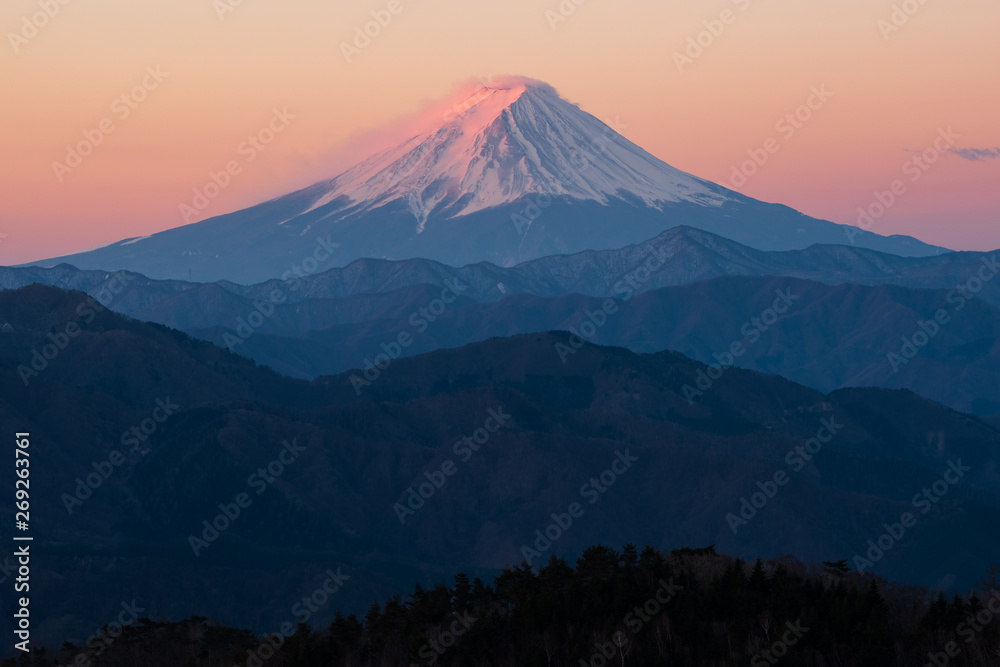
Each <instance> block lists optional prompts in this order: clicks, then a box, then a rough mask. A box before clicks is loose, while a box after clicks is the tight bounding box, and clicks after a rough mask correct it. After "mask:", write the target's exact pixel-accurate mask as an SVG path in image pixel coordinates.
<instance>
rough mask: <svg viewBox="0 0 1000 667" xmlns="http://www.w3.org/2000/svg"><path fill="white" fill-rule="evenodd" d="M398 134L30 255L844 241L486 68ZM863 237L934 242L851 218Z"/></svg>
mask: <svg viewBox="0 0 1000 667" xmlns="http://www.w3.org/2000/svg"><path fill="white" fill-rule="evenodd" d="M441 108H442V109H444V110H445V112H444V113H443V114H440V115H439V116H435V117H434V119H433V120H432V121H431V122H429V123H427V124H425V125H424V126H423V127H422V128H420V129H419V130H418V131H416V133H414V134H413V135H412V136H411V137H410V138H409V139H408V140H406V141H404V142H403V143H401V144H399V145H398V146H396V147H394V148H391V149H389V150H385V151H383V152H381V153H378V154H376V155H373V156H371V157H369V158H368V159H366V160H364V161H363V162H361V163H359V164H357V165H356V166H354V167H352V168H351V169H348V170H347V171H345V172H344V173H342V174H340V175H339V176H336V177H335V178H332V179H329V180H324V181H321V182H318V183H316V184H314V185H312V186H310V187H307V188H305V189H303V190H299V191H297V192H293V193H290V194H287V195H284V196H281V197H278V198H275V199H272V200H270V201H267V202H264V203H262V204H258V205H256V206H252V207H250V208H247V209H244V210H241V211H236V212H234V213H229V214H225V215H220V216H216V217H213V218H209V219H207V220H203V221H201V222H197V223H193V224H188V225H184V226H182V227H177V228H175V229H170V230H167V231H164V232H160V233H158V234H153V235H152V236H148V237H140V238H131V239H124V240H123V241H119V242H117V243H113V244H111V245H108V246H104V247H102V248H98V249H96V250H92V251H89V252H83V253H79V254H75V255H69V256H64V257H59V258H55V259H52V260H47V261H44V262H35V263H34V264H38V265H43V266H53V265H55V264H58V263H62V262H67V263H70V264H73V265H74V266H77V267H78V268H82V269H103V270H117V269H128V270H132V271H136V272H139V273H143V274H145V275H147V276H150V277H153V278H178V279H190V280H199V281H215V280H231V281H234V282H240V283H254V282H260V281H263V280H266V279H269V278H275V277H280V276H282V275H287V272H288V271H289V269H290V267H292V266H295V265H298V264H300V263H301V262H302V261H303V260H304V259H306V258H308V257H310V256H317V257H321V258H324V264H323V266H324V267H325V268H333V267H335V266H344V265H346V264H348V263H350V262H351V261H353V260H356V259H359V258H362V257H374V258H386V259H409V258H416V257H423V258H427V259H434V260H437V261H440V262H443V263H445V264H450V265H452V266H462V265H466V264H471V263H475V262H479V261H489V262H492V263H494V264H497V265H500V266H511V265H514V264H517V263H520V262H524V261H527V260H531V259H536V258H539V257H543V256H547V255H553V254H568V253H575V252H580V251H583V250H608V249H615V248H620V247H623V246H625V245H628V244H633V243H639V242H642V241H645V240H647V239H650V238H652V237H654V236H656V235H658V234H660V233H662V232H663V231H664V230H665V229H668V228H672V227H676V226H678V225H688V226H692V227H696V228H700V229H704V230H706V231H709V232H712V233H715V234H718V235H720V236H724V237H727V238H730V239H732V240H735V241H738V242H740V243H742V244H745V245H748V246H751V247H754V248H758V249H761V250H794V249H802V248H806V247H808V246H810V245H813V244H817V243H824V244H844V243H845V242H846V241H847V240H848V236H847V235H846V234H845V231H847V229H849V228H848V227H847V226H845V225H838V224H835V223H832V222H828V221H824V220H818V219H815V218H810V217H808V216H806V215H803V214H801V213H799V212H797V211H795V210H793V209H791V208H788V207H785V206H781V205H776V204H767V203H764V202H761V201H758V200H755V199H752V198H750V197H746V196H744V195H741V194H739V193H737V192H734V191H732V190H729V189H727V188H724V187H722V186H720V185H717V184H715V183H712V182H710V181H706V180H704V179H701V178H697V177H695V176H692V175H690V174H687V173H685V172H683V171H680V170H678V169H675V168H674V167H672V166H670V165H668V164H667V163H666V162H663V161H662V160H660V159H659V158H657V157H655V156H653V155H651V154H650V153H648V152H646V151H644V150H643V149H642V148H640V147H639V146H637V145H635V144H634V143H632V142H631V141H629V140H628V139H626V138H625V137H623V136H622V135H621V134H619V133H618V132H616V131H615V130H614V129H612V128H611V127H609V126H608V125H606V124H605V123H603V122H601V121H600V120H598V119H597V118H595V117H594V116H592V115H590V114H588V113H586V112H585V111H583V110H581V109H580V108H579V107H578V106H576V105H574V104H572V103H570V102H567V101H566V100H564V99H562V98H561V97H560V96H559V94H558V93H557V92H556V91H555V89H553V88H552V87H551V86H549V85H547V84H545V83H542V82H540V81H535V80H532V79H527V78H523V77H504V78H502V79H493V80H492V81H491V82H490V83H489V85H480V86H478V87H476V88H475V89H471V90H470V89H466V90H463V91H461V92H459V93H458V94H456V95H455V96H453V97H452V98H449V99H446V100H444V101H443V102H442V105H441ZM855 231H856V232H857V233H856V234H855V233H854V232H852V235H853V236H854V237H855V238H854V242H855V243H856V244H857V245H858V246H861V247H865V248H869V249H873V250H879V251H883V252H888V253H892V254H896V255H903V256H925V255H933V254H937V253H939V252H943V251H944V250H943V249H941V248H936V247H933V246H930V245H927V244H924V243H922V242H920V241H918V240H916V239H913V238H910V237H904V236H891V237H883V236H879V235H876V234H873V233H870V232H866V231H862V230H860V229H857V228H855Z"/></svg>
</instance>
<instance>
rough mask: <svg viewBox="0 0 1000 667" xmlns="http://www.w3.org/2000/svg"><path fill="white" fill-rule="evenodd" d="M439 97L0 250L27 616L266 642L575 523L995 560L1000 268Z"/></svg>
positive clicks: (508, 98)
mask: <svg viewBox="0 0 1000 667" xmlns="http://www.w3.org/2000/svg"><path fill="white" fill-rule="evenodd" d="M438 111H440V113H438ZM427 118H430V120H429V121H426V122H424V121H421V122H420V123H418V124H417V125H414V126H411V127H410V132H409V133H408V134H407V135H406V136H405V137H401V138H400V141H399V142H398V144H397V145H396V146H395V147H393V148H389V149H387V150H385V151H382V152H379V153H377V154H375V155H372V156H368V157H367V158H365V159H363V160H361V161H360V162H358V163H357V165H356V166H354V167H352V168H351V169H348V170H347V171H345V172H343V173H341V174H339V175H336V176H333V177H332V178H331V175H330V174H318V175H317V177H318V178H321V179H322V180H319V181H318V182H316V183H315V184H314V185H312V186H310V187H307V188H305V189H302V190H299V191H296V192H293V193H290V194H287V195H284V196H281V197H278V198H276V199H273V200H271V201H267V202H263V203H261V204H258V205H256V206H253V207H251V208H248V209H245V210H242V211H237V212H234V213H229V214H226V215H222V216H217V217H214V218H210V219H207V220H203V221H201V222H197V223H193V224H188V225H184V226H181V227H178V228H176V229H171V230H167V231H164V232H161V233H158V234H153V235H151V236H148V237H136V238H132V239H125V240H123V241H121V242H117V243H113V244H111V245H108V246H106V247H103V248H100V249H97V250H93V251H90V252H84V253H79V254H75V255H71V256H67V257H62V258H55V259H52V260H48V261H44V262H37V263H34V264H32V265H27V266H20V267H0V387H2V390H0V421H2V423H3V426H4V428H5V429H6V430H7V432H30V433H31V438H32V445H31V446H32V457H33V458H32V475H33V476H32V495H31V498H32V515H33V516H34V517H36V519H37V524H36V525H37V530H36V532H35V541H34V542H33V545H34V547H33V548H37V549H38V551H39V552H41V553H44V554H45V556H44V563H43V565H42V566H40V567H39V569H37V570H35V571H33V574H32V577H33V579H32V597H33V600H36V602H33V604H37V605H38V607H37V608H43V609H45V610H47V611H46V613H45V615H44V618H41V619H39V621H38V624H37V626H35V631H36V632H37V633H38V637H40V638H51V639H53V640H55V639H64V638H66V637H82V636H85V635H86V634H87V633H88V632H90V631H92V629H93V627H94V625H95V624H99V623H101V622H102V621H104V620H105V619H107V618H110V617H113V615H112V614H113V610H114V609H115V608H116V607H117V606H118V605H120V604H121V601H122V600H126V601H128V600H139V601H140V602H139V603H138V604H140V605H141V606H143V607H144V611H145V615H147V616H149V617H151V618H158V617H160V616H166V617H171V618H175V619H176V618H180V617H184V616H189V615H192V614H196V615H203V616H207V617H210V618H213V619H216V620H218V621H221V622H223V623H228V624H231V625H236V626H243V627H249V628H253V629H254V630H256V631H260V632H263V631H274V630H275V629H276V628H277V627H279V625H280V624H281V623H283V622H285V621H288V620H290V617H291V620H295V618H294V617H295V616H296V613H295V612H294V611H293V610H294V609H295V607H294V605H295V603H296V601H297V600H299V599H300V598H301V596H302V595H306V594H309V593H310V592H311V591H313V590H316V588H317V586H318V585H321V583H322V581H324V580H325V578H327V577H330V576H336V577H337V580H338V582H339V584H338V590H337V593H336V597H335V599H333V600H332V601H331V602H330V603H329V604H325V605H323V606H322V608H321V609H317V610H315V614H314V615H313V616H311V618H312V620H311V621H310V622H311V623H326V622H328V621H330V620H331V619H333V618H334V615H335V614H336V612H337V611H349V612H364V610H365V609H367V608H370V606H371V605H372V603H373V602H379V601H382V600H385V599H386V598H387V597H389V596H390V595H392V594H393V592H396V591H400V590H410V589H411V588H412V585H413V584H414V583H415V582H419V583H420V584H421V585H429V586H433V585H435V584H436V583H438V582H439V581H440V580H441V578H442V577H444V576H446V575H452V574H453V573H455V572H457V571H460V570H461V571H464V572H466V573H469V574H471V575H473V576H475V575H483V576H484V577H488V576H489V575H491V574H494V573H495V572H496V571H497V570H498V569H499V568H503V567H505V566H510V565H516V564H518V563H521V562H522V561H528V562H529V564H531V565H533V566H537V565H539V564H541V562H542V561H544V560H547V559H548V558H549V557H551V556H557V557H566V558H572V557H574V556H577V555H579V551H580V550H581V549H583V548H584V547H586V546H590V545H592V544H595V543H600V542H603V543H605V544H625V543H638V544H643V543H649V544H651V545H654V546H655V547H657V548H660V549H671V548H675V547H681V546H685V547H688V546H692V545H695V546H698V545H704V546H708V545H715V547H716V548H717V549H718V551H719V552H721V553H726V554H730V555H734V556H743V557H747V558H754V557H756V556H780V555H782V554H788V553H794V554H795V556H797V557H799V558H801V559H803V560H809V561H823V560H826V561H835V560H846V561H847V563H848V564H847V565H846V567H848V568H849V569H852V570H854V571H861V572H874V573H876V574H877V575H880V576H886V577H893V578H896V579H899V580H902V581H905V582H909V583H921V584H926V585H929V586H940V587H941V588H942V589H952V590H960V591H964V590H967V589H968V586H970V585H972V583H974V582H975V581H976V580H977V579H978V578H979V577H980V576H981V575H982V572H983V571H985V568H986V567H987V565H989V564H990V563H991V562H995V557H996V554H997V553H998V552H1000V537H998V536H997V533H996V531H995V530H994V529H993V528H994V527H995V526H996V525H997V524H998V522H1000V468H998V463H997V462H998V460H1000V459H998V455H1000V431H998V430H997V429H998V428H1000V342H998V340H1000V280H994V278H995V277H997V275H998V273H1000V253H998V252H951V251H948V250H946V249H943V248H938V247H934V246H931V245H928V244H925V243H922V242H921V241H918V240H916V239H912V238H909V237H901V236H893V237H882V236H878V235H875V234H872V233H870V232H865V231H863V230H860V229H857V228H853V227H848V226H844V225H837V224H834V223H832V222H828V221H823V220H817V219H813V218H810V217H808V216H805V215H803V214H801V213H798V212H796V211H794V210H792V209H790V208H787V207H784V206H780V205H776V204H768V203H764V202H760V201H757V200H754V199H751V198H749V197H746V196H744V195H741V194H739V193H737V192H734V191H732V190H729V189H727V188H724V187H722V186H720V185H717V184H714V183H711V182H709V181H706V180H704V179H701V178H698V177H695V176H693V175H690V174H687V173H685V172H683V171H680V170H678V169H676V168H674V167H672V166H670V165H668V164H667V163H665V162H663V161H662V160H660V159H659V158H657V157H654V156H653V155H651V154H649V153H647V152H646V151H644V150H642V149H641V148H639V147H638V146H636V145H635V144H633V143H632V142H630V141H629V140H628V139H626V138H625V137H623V136H622V135H621V134H619V133H617V132H616V131H615V130H613V129H612V128H611V127H609V126H608V125H606V124H604V123H602V122H601V121H600V120H598V119H597V118H595V117H593V116H591V115H590V114H588V113H586V112H584V111H583V110H581V109H580V108H579V107H577V106H576V105H574V104H571V103H569V102H567V101H565V100H564V99H562V98H561V97H560V96H559V95H558V93H556V91H555V90H554V89H553V88H551V87H550V86H548V85H546V84H543V83H540V82H537V81H533V80H530V79H524V78H521V77H503V78H499V79H495V80H493V81H492V82H491V83H489V84H488V85H479V86H476V87H473V88H470V89H464V90H462V91H460V92H459V93H456V95H455V96H453V97H452V98H449V99H446V100H443V101H442V103H441V105H440V109H438V110H437V111H435V112H434V113H430V114H428V115H427ZM278 464H280V465H278ZM942 480H944V481H942ZM942 485H943V486H942ZM0 486H2V491H3V493H7V494H10V495H13V493H14V490H13V478H12V477H9V476H8V477H7V478H5V481H3V482H0ZM240 494H244V495H245V497H243V496H241V495H240ZM928 494H930V495H928ZM10 495H8V497H10ZM931 496H933V497H931ZM241 498H242V499H241ZM574 507H576V509H574ZM234 508H235V509H234ZM237 510H238V511H237ZM0 514H3V515H4V516H7V515H9V514H11V510H10V506H9V505H6V506H2V507H0ZM907 514H909V515H910V517H911V518H912V521H911V520H910V519H906V518H905V517H906V516H907ZM220 515H221V517H222V518H221V519H220V518H219V517H220ZM565 517H571V518H572V519H573V521H572V528H570V526H569V525H568V524H567V519H566V518H565ZM553 522H555V526H556V528H551V526H552V525H553ZM904 524H905V525H904ZM897 525H899V526H902V528H897ZM887 532H888V537H885V535H886V533H887ZM887 540H888V543H889V546H886V544H887ZM8 556H9V553H8V552H3V551H0V564H2V565H3V566H4V567H5V568H7V567H9V565H8V560H5V557H8ZM838 567H839V566H838ZM331 572H333V573H336V574H335V575H331V574H330V573H331ZM67 582H69V583H67ZM247 582H253V583H252V584H248V583H247ZM276 592H277V595H276ZM285 593H287V599H286V598H285V597H283V595H284V594H285ZM36 596H37V597H36ZM11 629H12V627H11V625H10V617H9V616H8V617H6V618H5V619H4V620H2V621H0V630H3V631H9V630H11Z"/></svg>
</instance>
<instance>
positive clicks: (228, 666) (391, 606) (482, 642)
mask: <svg viewBox="0 0 1000 667" xmlns="http://www.w3.org/2000/svg"><path fill="white" fill-rule="evenodd" d="M984 574H985V576H984V578H983V580H982V581H981V584H980V586H979V587H978V588H977V590H976V591H973V592H971V593H970V594H968V595H965V596H958V595H956V596H955V597H953V598H952V599H951V600H948V599H946V598H945V597H944V596H943V595H942V594H940V593H937V594H934V593H933V592H931V591H928V590H927V589H926V588H923V587H919V586H909V585H901V584H894V583H891V582H886V581H882V580H876V579H875V578H873V577H872V576H871V575H870V574H869V575H860V574H856V573H851V572H849V571H848V568H847V566H846V563H845V561H838V562H829V563H824V564H823V565H822V566H818V565H807V564H803V563H801V562H799V561H797V560H796V559H794V558H791V557H783V558H780V559H774V560H765V561H761V560H758V561H756V562H754V563H747V562H744V561H742V560H740V559H734V558H730V557H727V556H723V555H719V554H716V553H715V550H714V548H712V547H708V548H706V549H679V550H674V551H672V552H670V553H669V554H668V553H664V552H660V551H658V550H656V549H653V548H652V547H646V548H645V549H644V550H643V551H642V552H641V553H639V552H638V550H637V549H636V548H635V547H634V546H632V545H626V546H625V547H624V549H622V551H620V552H618V551H615V550H613V549H610V548H607V547H603V546H595V547H591V548H589V549H587V550H586V551H585V552H584V553H583V555H582V556H581V557H580V559H579V560H578V561H577V563H576V566H575V568H574V567H572V566H571V565H569V564H568V563H567V562H566V561H565V560H562V559H559V558H555V557H552V558H550V560H549V561H548V563H547V564H546V565H544V566H543V567H541V568H540V569H539V570H538V571H537V572H536V571H534V570H533V569H532V568H530V567H529V566H528V565H527V564H523V565H521V566H519V567H512V568H507V569H505V570H503V571H502V572H501V573H500V574H499V575H497V576H496V578H495V579H494V580H493V582H492V585H487V584H485V583H484V582H483V581H482V580H480V579H478V578H477V579H475V580H473V581H470V580H469V577H468V576H467V575H465V574H458V575H456V576H455V580H454V584H453V585H452V586H447V585H445V584H443V583H442V584H439V585H437V586H435V587H434V588H430V589H427V588H423V587H421V586H417V587H416V588H415V590H414V591H413V593H412V594H411V595H410V596H409V597H408V599H406V600H403V599H402V598H400V596H398V595H396V596H394V597H393V598H391V599H389V600H388V601H386V602H385V604H384V605H380V604H377V603H376V604H373V606H372V607H371V609H370V610H369V611H368V612H367V613H366V614H365V615H364V616H363V617H362V618H358V617H357V616H356V615H353V614H352V615H348V616H343V615H340V614H338V615H337V616H336V618H335V620H334V621H333V622H332V623H331V624H330V625H329V626H327V627H326V628H323V629H313V628H310V627H309V626H308V625H306V624H304V623H303V624H300V625H299V626H298V628H297V629H296V630H295V631H294V632H293V633H292V634H291V636H289V637H287V638H286V637H283V636H281V635H280V634H274V635H265V636H264V637H258V636H255V635H254V634H253V633H251V632H249V631H246V630H236V629H232V628H228V627H224V626H221V625H219V624H217V623H214V622H212V621H210V620H208V619H205V618H201V617H194V618H190V619H187V620H184V621H178V622H166V621H154V620H151V619H145V618H144V619H141V620H139V621H138V622H136V623H134V624H132V625H129V626H126V627H125V628H124V629H123V630H122V631H121V633H120V634H119V635H118V636H117V637H115V638H114V639H109V640H108V641H106V642H103V643H101V642H99V643H97V644H96V645H94V644H93V643H92V645H91V646H90V647H89V648H88V647H87V646H83V647H79V646H74V645H73V644H70V643H66V644H64V645H63V646H62V647H61V648H60V649H58V650H44V649H36V650H34V651H33V652H32V653H31V654H23V653H20V654H19V655H16V656H13V657H10V658H8V659H6V660H5V661H3V663H2V666H0V667H22V666H27V665H31V666H32V667H49V666H55V665H95V666H96V665H101V666H107V667H119V666H120V667H132V666H135V665H142V666H143V667H158V666H160V665H163V666H170V667H195V666H197V667H232V666H234V665H239V666H244V665H245V666H248V667H255V666H258V667H259V666H263V665H267V666H268V667H319V666H324V667H326V666H329V665H358V666H372V667H383V666H385V667H388V666H393V667H398V666H404V667H405V666H408V665H414V664H415V665H472V666H479V665H483V666H486V665H497V666H504V667H506V666H510V667H515V666H517V667H532V666H539V667H559V666H563V665H566V666H570V665H572V666H574V667H576V666H585V665H590V666H591V667H603V666H604V665H609V666H610V665H623V666H624V665H636V666H639V665H685V666H688V665H690V666H697V667H711V666H715V665H719V666H723V665H725V666H734V665H735V666H740V665H749V666H750V667H762V666H765V665H774V664H778V663H780V664H781V665H787V666H789V667H792V666H795V665H801V666H806V665H809V666H812V665H815V666H817V667H819V666H825V665H838V666H840V667H850V666H858V667H866V666H879V667H882V666H891V665H937V666H939V667H942V666H944V665H957V666H973V665H975V666H979V665H998V664H1000V620H998V618H1000V585H998V583H1000V570H997V569H996V568H994V569H992V570H991V572H990V573H984Z"/></svg>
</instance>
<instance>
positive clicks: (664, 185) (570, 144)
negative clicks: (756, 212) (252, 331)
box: [312, 77, 727, 229]
mask: <svg viewBox="0 0 1000 667" xmlns="http://www.w3.org/2000/svg"><path fill="white" fill-rule="evenodd" d="M444 106H446V107H447V108H448V109H451V110H453V111H452V112H451V113H446V114H445V115H444V117H443V118H442V119H441V121H442V122H439V123H435V124H432V125H431V126H430V127H428V128H426V129H424V130H423V131H422V132H420V133H418V134H417V135H416V136H414V137H412V138H411V139H409V140H408V141H406V142H404V143H403V144H401V145H399V146H397V147H395V148H392V149H390V150H387V151H383V152H382V153H380V154H378V155H375V156H374V157H372V158H369V159H368V160H365V161H364V162H362V163H360V164H358V165H357V166H355V167H353V168H352V169H349V170H348V171H347V172H345V173H343V174H341V175H340V176H338V177H336V178H334V179H332V180H330V181H328V182H327V184H326V192H325V193H324V194H322V195H321V196H320V197H319V199H317V201H316V202H315V203H314V204H313V206H312V208H313V209H316V208H319V207H320V206H324V205H326V204H328V203H330V202H332V201H334V200H336V199H338V198H339V197H347V198H348V199H349V200H350V201H351V203H352V204H357V203H363V204H364V208H365V209H372V208H377V207H379V206H381V205H383V204H384V203H386V202H388V201H392V200H396V199H400V200H404V201H406V203H407V205H408V206H409V209H410V211H411V212H412V213H413V215H414V216H415V217H416V219H417V221H418V224H419V227H420V229H422V228H423V224H424V223H425V222H426V220H427V218H428V216H429V214H430V213H431V211H433V210H434V209H436V208H439V207H440V208H441V209H447V210H448V217H455V216H460V215H468V214H470V213H475V212H477V211H481V210H484V209H487V208H491V207H495V206H500V205H503V204H508V203H510V202H514V201H518V200H519V199H522V198H523V197H525V196H527V195H539V194H543V195H551V196H567V197H572V198H574V199H579V200H589V201H596V202H600V203H601V204H606V203H608V201H609V200H610V199H612V198H621V197H622V194H623V193H626V194H628V195H631V196H632V197H633V198H635V199H638V200H641V201H642V202H643V203H645V204H646V205H647V206H650V207H653V208H657V209H659V208H660V207H661V205H662V204H663V203H666V202H678V201H687V202H693V203H698V204H703V205H708V206H717V205H721V204H722V203H723V202H725V201H726V200H727V197H725V196H724V195H723V194H722V193H721V192H722V191H721V189H720V188H718V187H717V186H713V185H712V184H711V183H709V182H707V181H703V180H701V179H699V178H695V177H694V176H691V175H689V174H686V173H684V172H682V171H680V170H678V169H675V168H673V167H671V166H670V165H668V164H667V163H665V162H663V161H662V160H659V159H658V158H656V157H654V156H652V155H650V154H649V153H647V152H646V151H644V150H642V149H641V148H640V147H638V146H636V145H635V144H633V143H632V142H630V141H629V140H627V139H626V138H625V137H623V136H622V135H620V134H618V133H617V132H615V131H614V130H612V129H611V128H610V127H608V126H607V125H605V124H604V123H602V122H601V121H599V120H598V119H597V118H595V117H594V116H592V115H590V114H588V113H586V112H585V111H582V110H581V109H580V108H579V107H577V106H575V105H573V104H570V103H569V102H567V101H565V100H563V99H562V98H561V97H559V95H558V93H557V92H556V91H555V90H554V89H553V88H552V87H551V86H549V85H547V84H545V83H542V82H540V81H535V80H532V79H526V78H522V77H504V78H503V79H500V80H494V81H491V82H490V85H484V86H481V87H480V88H478V89H477V90H475V91H474V92H473V93H472V94H471V95H468V94H467V92H463V93H461V94H460V96H459V97H457V98H453V99H452V100H448V101H446V103H445V105H444ZM456 109H457V110H461V111H460V112H459V113H455V112H454V110H456ZM318 189H320V190H322V188H318Z"/></svg>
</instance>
